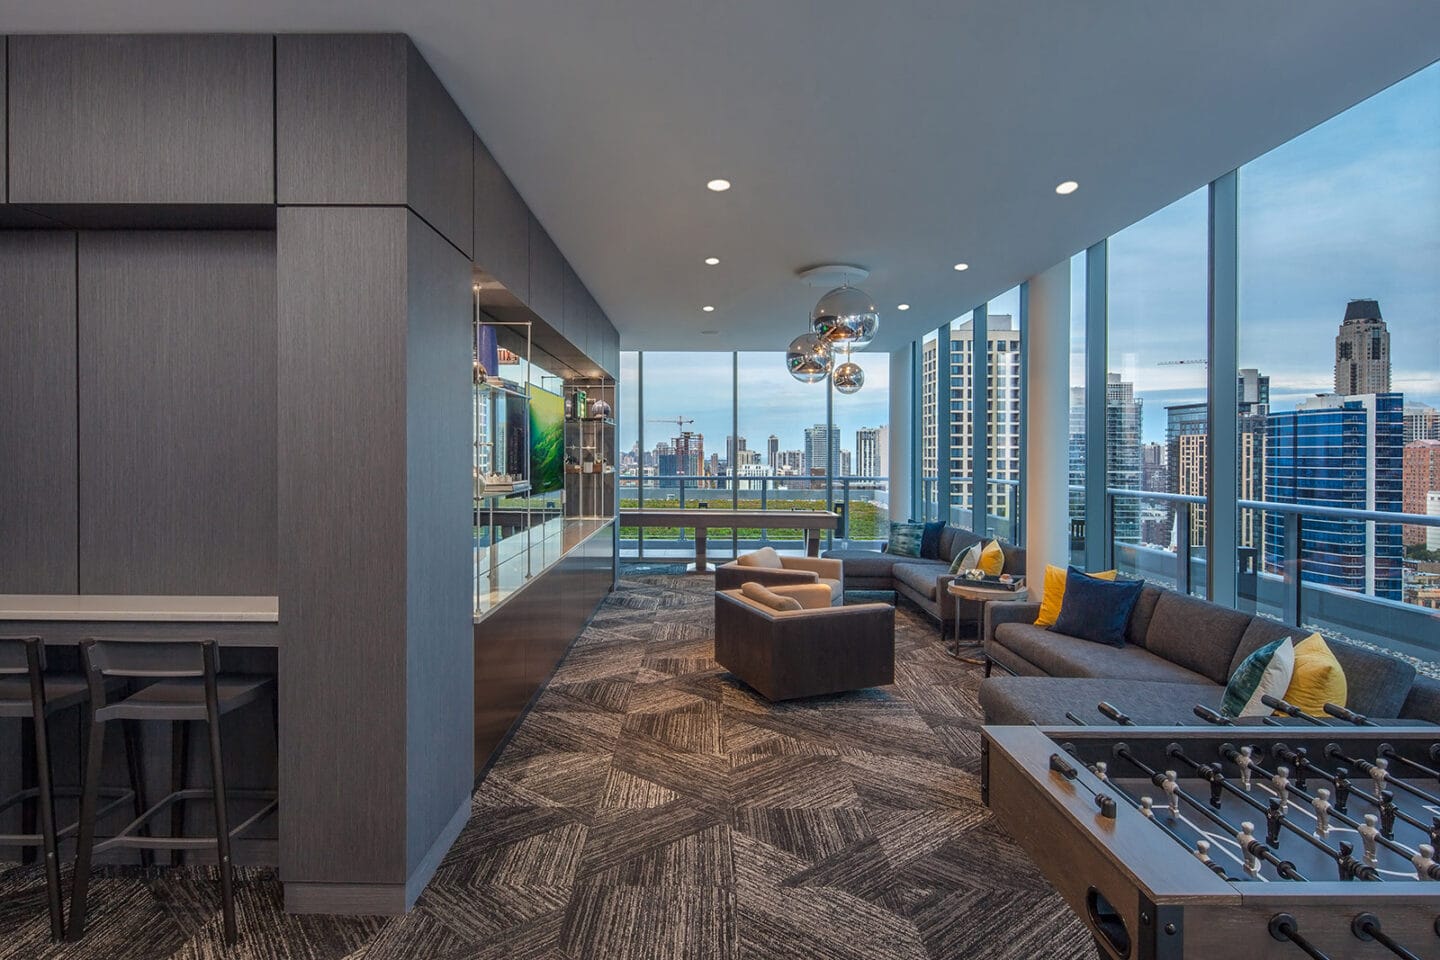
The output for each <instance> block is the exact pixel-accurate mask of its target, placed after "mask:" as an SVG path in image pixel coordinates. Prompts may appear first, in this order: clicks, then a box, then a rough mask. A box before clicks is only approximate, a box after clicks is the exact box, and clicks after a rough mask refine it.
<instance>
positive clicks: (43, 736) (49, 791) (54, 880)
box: [32, 713, 65, 940]
mask: <svg viewBox="0 0 1440 960" xmlns="http://www.w3.org/2000/svg"><path fill="white" fill-rule="evenodd" d="M32 726H33V728H34V733H35V779H36V786H37V788H38V789H39V792H40V834H41V836H42V837H44V838H45V894H46V896H47V898H48V899H49V902H50V936H51V938H52V939H55V940H60V939H62V938H63V937H64V936H65V905H64V904H63V903H61V900H60V850H59V843H58V842H57V841H56V839H55V788H54V782H53V780H52V778H51V771H50V741H49V731H48V730H47V729H46V725H45V715H44V714H43V713H41V714H40V715H39V716H37V717H36V718H35V720H34V722H33V724H32Z"/></svg>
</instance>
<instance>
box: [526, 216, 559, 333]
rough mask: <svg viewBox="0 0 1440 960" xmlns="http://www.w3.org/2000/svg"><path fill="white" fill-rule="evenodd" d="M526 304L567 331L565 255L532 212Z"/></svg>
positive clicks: (544, 318) (554, 326)
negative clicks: (562, 254) (528, 286)
mask: <svg viewBox="0 0 1440 960" xmlns="http://www.w3.org/2000/svg"><path fill="white" fill-rule="evenodd" d="M526 305H527V306H529V307H530V309H531V310H532V311H534V312H535V313H536V314H538V315H539V316H540V319H542V320H544V321H545V322H546V323H548V324H550V326H551V327H553V328H555V329H556V331H557V332H562V333H563V331H564V314H565V258H564V257H562V256H561V255H560V248H559V247H557V246H555V241H553V240H551V239H550V234H548V233H546V232H545V228H544V227H543V226H541V225H540V221H539V220H536V219H535V214H533V213H532V214H530V298H529V299H528V300H527V301H526Z"/></svg>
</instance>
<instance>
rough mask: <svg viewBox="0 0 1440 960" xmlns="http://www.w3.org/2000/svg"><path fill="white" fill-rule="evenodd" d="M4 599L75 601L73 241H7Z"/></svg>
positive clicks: (9, 235)
mask: <svg viewBox="0 0 1440 960" xmlns="http://www.w3.org/2000/svg"><path fill="white" fill-rule="evenodd" d="M0 304H3V308H0V309H3V314H4V323H0V464H4V467H3V468H0V544H3V545H4V548H3V549H0V593H77V592H78V590H79V587H78V582H79V581H78V576H79V573H78V570H79V564H78V559H77V558H78V550H77V541H76V523H77V516H78V512H77V511H78V499H77V498H78V492H77V489H76V485H77V476H78V474H77V472H76V470H77V468H76V450H77V440H76V428H75V424H76V417H77V412H76V402H75V234H73V233H68V232H52V231H34V232H32V231H5V232H0Z"/></svg>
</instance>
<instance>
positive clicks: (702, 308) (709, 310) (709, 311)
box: [700, 303, 715, 313]
mask: <svg viewBox="0 0 1440 960" xmlns="http://www.w3.org/2000/svg"><path fill="white" fill-rule="evenodd" d="M700 309H701V310H704V311H705V312H706V313H714V312H715V308H714V307H712V306H710V304H708V303H707V304H705V306H703V307H701V308H700Z"/></svg>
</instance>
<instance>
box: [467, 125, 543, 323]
mask: <svg viewBox="0 0 1440 960" xmlns="http://www.w3.org/2000/svg"><path fill="white" fill-rule="evenodd" d="M474 151H475V245H474V248H473V255H474V260H475V263H476V265H477V266H479V267H480V269H482V270H484V271H485V272H486V273H489V274H490V275H491V276H493V277H495V278H496V279H497V280H499V281H500V282H501V283H503V284H504V285H505V287H506V289H508V290H509V291H510V292H511V293H512V294H514V295H515V296H516V297H517V298H518V299H519V300H521V301H527V300H529V299H530V208H529V207H527V206H525V201H524V200H523V199H521V197H520V193H519V191H517V190H516V189H515V185H514V184H512V183H511V182H510V178H509V177H507V176H505V171H504V170H502V169H500V164H498V163H496V162H495V158H494V157H493V156H491V155H490V151H489V150H487V149H485V144H483V143H481V142H480V138H479V137H476V138H475V141H474Z"/></svg>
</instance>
